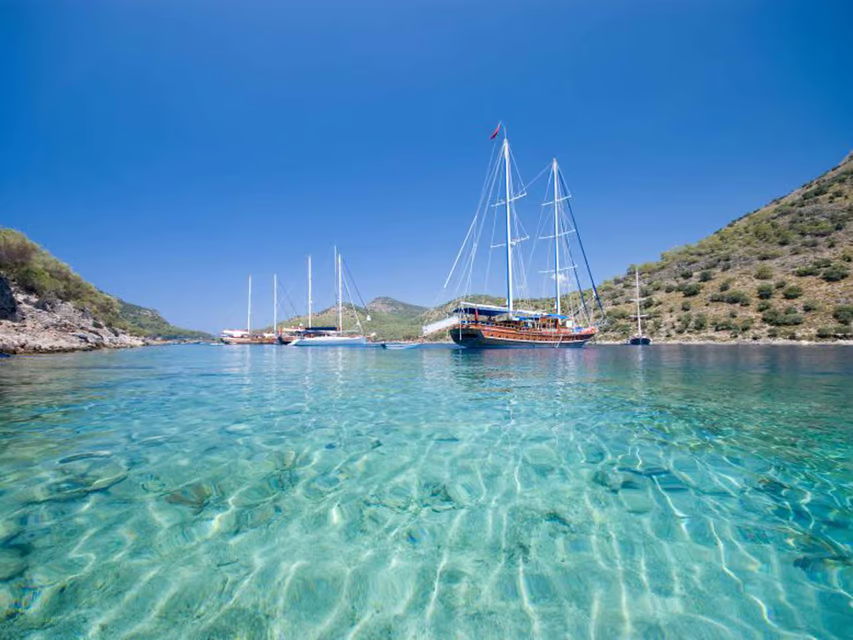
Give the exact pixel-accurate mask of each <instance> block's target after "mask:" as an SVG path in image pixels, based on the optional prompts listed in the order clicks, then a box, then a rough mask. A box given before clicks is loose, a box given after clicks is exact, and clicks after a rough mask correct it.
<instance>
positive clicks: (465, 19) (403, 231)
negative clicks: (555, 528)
mask: <svg viewBox="0 0 853 640" xmlns="http://www.w3.org/2000/svg"><path fill="white" fill-rule="evenodd" d="M850 24H853V3H850V2H847V1H844V0H841V1H834V2H833V1H822V0H813V1H810V2H805V1H791V0H750V1H746V0H708V1H702V0H697V1H695V2H684V1H683V0H666V1H665V0H646V1H644V2H636V1H635V0H595V1H593V0H561V1H553V2H546V1H537V0H527V1H525V2H505V1H501V0H498V1H495V0H490V1H487V2H486V1H483V2H481V1H473V0H471V1H467V0H408V1H406V2H391V1H390V0H389V1H386V2H378V1H375V0H362V1H360V2H351V1H346V2H344V1H337V0H330V1H328V2H285V1H282V0H269V1H258V0H255V1H253V0H245V1H241V2H233V1H227V2H226V1H223V0H170V1H169V2H152V1H150V0H104V1H101V0H87V1H86V2H76V1H72V0H67V1H61V0H52V1H47V0H21V1H12V0H0V96H2V98H0V149H2V154H0V224H2V225H3V226H11V227H15V228H18V229H21V230H22V231H24V232H25V233H27V234H28V235H29V236H30V237H31V238H32V239H34V240H36V241H37V242H39V243H41V244H42V245H44V246H45V247H47V248H48V249H49V250H51V251H52V252H54V253H55V254H56V255H57V256H59V257H60V258H62V259H64V260H66V261H67V262H69V263H70V264H71V265H72V266H73V267H74V268H75V269H76V270H77V271H78V272H79V273H81V274H82V275H83V276H84V277H86V278H87V279H89V280H91V281H92V282H94V283H95V284H96V285H98V286H99V287H101V288H102V289H104V290H106V291H108V292H110V293H113V294H116V295H119V296H121V297H123V298H125V299H127V300H129V301H132V302H135V303H138V304H142V305H146V306H152V307H155V308H157V309H159V310H160V311H161V312H162V313H163V314H164V315H165V316H166V317H167V318H168V319H170V320H171V321H173V322H175V323H177V324H181V325H184V326H190V327H197V328H204V329H208V330H212V331H215V330H218V329H219V328H222V327H224V326H231V325H233V326H241V325H242V324H243V323H244V315H245V309H244V307H245V293H246V292H245V279H246V276H247V274H249V273H252V274H253V275H254V277H255V280H256V283H257V287H256V291H255V298H256V300H257V308H256V315H257V317H258V320H259V322H260V321H269V320H271V315H272V313H271V308H270V307H271V303H270V302H269V301H268V299H269V297H270V296H271V286H270V281H271V274H272V273H273V272H274V271H277V272H278V274H279V278H280V280H281V281H282V282H283V283H284V284H285V285H286V287H287V288H288V289H289V291H290V294H291V296H292V297H294V298H295V299H296V301H297V302H298V303H301V300H302V298H303V297H304V289H305V284H304V262H305V256H306V255H307V254H308V253H311V254H313V255H314V260H315V265H316V269H315V286H316V295H315V298H316V299H317V301H318V303H319V304H320V305H322V304H328V303H330V302H331V300H332V282H331V281H332V277H331V270H332V258H331V256H332V246H333V245H334V244H335V243H337V244H339V245H340V246H341V247H342V248H343V251H344V253H345V256H346V257H347V258H348V261H349V263H350V266H351V268H352V270H353V272H354V275H355V277H356V280H357V283H358V285H359V288H360V289H361V291H362V293H363V294H364V295H365V297H367V298H371V297H374V296H378V295H390V296H393V297H397V298H400V299H402V300H406V301H410V302H415V303H422V304H432V303H433V302H434V301H435V299H436V296H437V295H438V294H439V289H440V287H441V284H442V282H443V280H444V277H445V275H446V271H447V269H448V268H449V266H450V264H451V262H452V260H453V257H454V255H455V252H456V250H457V248H458V245H459V244H460V242H461V240H462V238H463V236H464V234H465V230H466V228H467V224H468V222H469V220H470V217H471V215H472V214H473V211H474V208H475V207H476V204H477V198H478V196H479V190H480V186H481V182H482V179H483V175H484V172H485V170H486V164H487V162H488V159H489V154H490V151H491V146H490V143H489V141H488V135H489V134H490V133H491V131H492V129H493V128H494V126H495V123H496V122H497V121H498V120H503V121H505V122H507V123H508V124H509V126H510V134H511V139H512V142H513V148H514V153H515V155H516V158H517V160H518V162H519V167H520V169H521V171H522V174H523V175H525V176H526V177H527V178H528V179H529V178H532V177H533V176H534V175H535V174H536V173H538V171H539V170H540V169H541V168H542V167H544V166H545V164H546V163H547V162H548V161H549V159H550V158H551V157H552V156H554V155H556V156H557V157H558V158H559V159H560V162H561V165H562V168H563V171H564V173H565V175H566V179H567V181H568V183H569V186H570V187H571V189H572V192H573V195H574V206H575V213H576V215H577V217H578V224H579V226H580V229H581V232H582V233H583V236H584V241H585V244H586V247H587V250H588V252H589V254H590V259H591V262H592V268H593V271H594V273H595V276H596V278H597V279H598V280H603V279H605V278H607V277H610V276H612V275H614V274H617V273H621V272H623V271H624V269H625V267H626V266H627V265H628V264H630V263H633V262H641V261H647V260H651V259H654V258H656V257H657V256H658V255H659V253H660V252H661V251H664V250H666V249H669V248H671V247H672V246H674V245H679V244H685V243H688V242H692V241H695V240H698V239H699V238H701V237H703V236H705V235H707V234H708V233H710V232H712V231H714V230H716V229H718V228H720V227H721V226H723V225H725V224H726V223H727V222H729V221H730V220H731V219H733V218H735V217H738V216H740V215H742V214H743V213H745V212H747V211H750V210H752V209H755V208H757V207H759V206H761V205H762V204H764V203H765V202H766V201H768V200H770V199H772V198H774V197H776V196H779V195H781V194H783V193H785V192H787V191H788V190H790V189H791V188H793V187H796V186H798V185H800V184H801V183H803V182H805V181H807V180H809V179H810V178H812V177H814V176H815V175H817V174H820V173H821V172H823V171H824V170H826V169H828V168H829V167H831V166H833V165H834V164H836V163H837V162H838V161H840V160H841V159H842V157H843V156H844V155H845V154H846V153H847V152H848V151H850V149H851V148H853V82H850V67H849V60H850V32H849V25H850ZM543 189H544V187H543ZM535 196H536V199H537V200H538V199H539V196H540V194H538V193H536V194H535ZM522 213H523V212H522ZM533 215H534V216H535V215H537V214H536V213H534V214H533ZM495 293H498V292H495Z"/></svg>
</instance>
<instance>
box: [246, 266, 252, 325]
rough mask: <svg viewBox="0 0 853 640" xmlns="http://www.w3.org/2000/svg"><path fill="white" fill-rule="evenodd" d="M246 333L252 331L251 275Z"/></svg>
mask: <svg viewBox="0 0 853 640" xmlns="http://www.w3.org/2000/svg"><path fill="white" fill-rule="evenodd" d="M246 333H252V276H249V311H248V313H247V314H246Z"/></svg>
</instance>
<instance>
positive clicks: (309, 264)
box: [308, 256, 314, 329]
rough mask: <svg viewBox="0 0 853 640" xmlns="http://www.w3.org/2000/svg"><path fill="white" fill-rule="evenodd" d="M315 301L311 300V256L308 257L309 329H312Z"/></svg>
mask: <svg viewBox="0 0 853 640" xmlns="http://www.w3.org/2000/svg"><path fill="white" fill-rule="evenodd" d="M313 304H314V301H313V300H312V299H311V256H308V328H309V329H310V328H311V307H312V306H313Z"/></svg>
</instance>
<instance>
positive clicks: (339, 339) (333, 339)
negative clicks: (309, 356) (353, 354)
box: [290, 336, 367, 347]
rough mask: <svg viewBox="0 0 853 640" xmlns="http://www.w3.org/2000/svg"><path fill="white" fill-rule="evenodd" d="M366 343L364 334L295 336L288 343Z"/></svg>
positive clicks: (344, 345) (351, 345)
mask: <svg viewBox="0 0 853 640" xmlns="http://www.w3.org/2000/svg"><path fill="white" fill-rule="evenodd" d="M366 344H367V338H365V337H364V336H316V337H313V338H297V339H296V340H294V341H293V342H291V343H290V346H292V347H363V346H365V345H366Z"/></svg>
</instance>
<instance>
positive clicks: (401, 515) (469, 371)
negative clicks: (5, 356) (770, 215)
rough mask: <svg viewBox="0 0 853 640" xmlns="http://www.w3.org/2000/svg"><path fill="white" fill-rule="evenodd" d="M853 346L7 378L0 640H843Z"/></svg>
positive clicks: (852, 541)
mask: <svg viewBox="0 0 853 640" xmlns="http://www.w3.org/2000/svg"><path fill="white" fill-rule="evenodd" d="M851 452H853V349H850V348H843V347H839V348H832V347H826V348H808V347H799V348H797V347H794V348H785V347H757V346H756V347H750V348H744V347H741V348H737V347H732V348H729V347H652V348H649V349H635V348H634V349H632V348H628V347H597V348H587V349H583V350H576V351H574V350H567V351H511V352H509V351H504V352H499V351H495V352H481V353H471V352H467V353H466V352H457V351H451V350H445V349H438V350H435V349H430V350H408V351H396V352H387V351H383V350H373V349H363V350H333V349H329V350H319V349H318V350H314V349H304V350H303V349H286V348H279V347H222V348H214V347H203V346H198V347H167V348H151V349H144V350H136V351H122V352H111V353H94V354H79V355H67V356H56V357H44V358H18V359H13V360H8V361H4V362H2V363H0V471H2V478H0V637H3V638H5V637H10V638H18V637H22V638H81V637H91V638H234V637H243V638H266V637H270V638H348V637H352V638H529V637H541V638H557V637H572V638H821V639H823V638H844V637H846V638H850V637H851V634H853V631H851V630H853V600H851V594H853V552H852V551H853V517H851V516H853V463H851V459H853V456H851Z"/></svg>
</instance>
